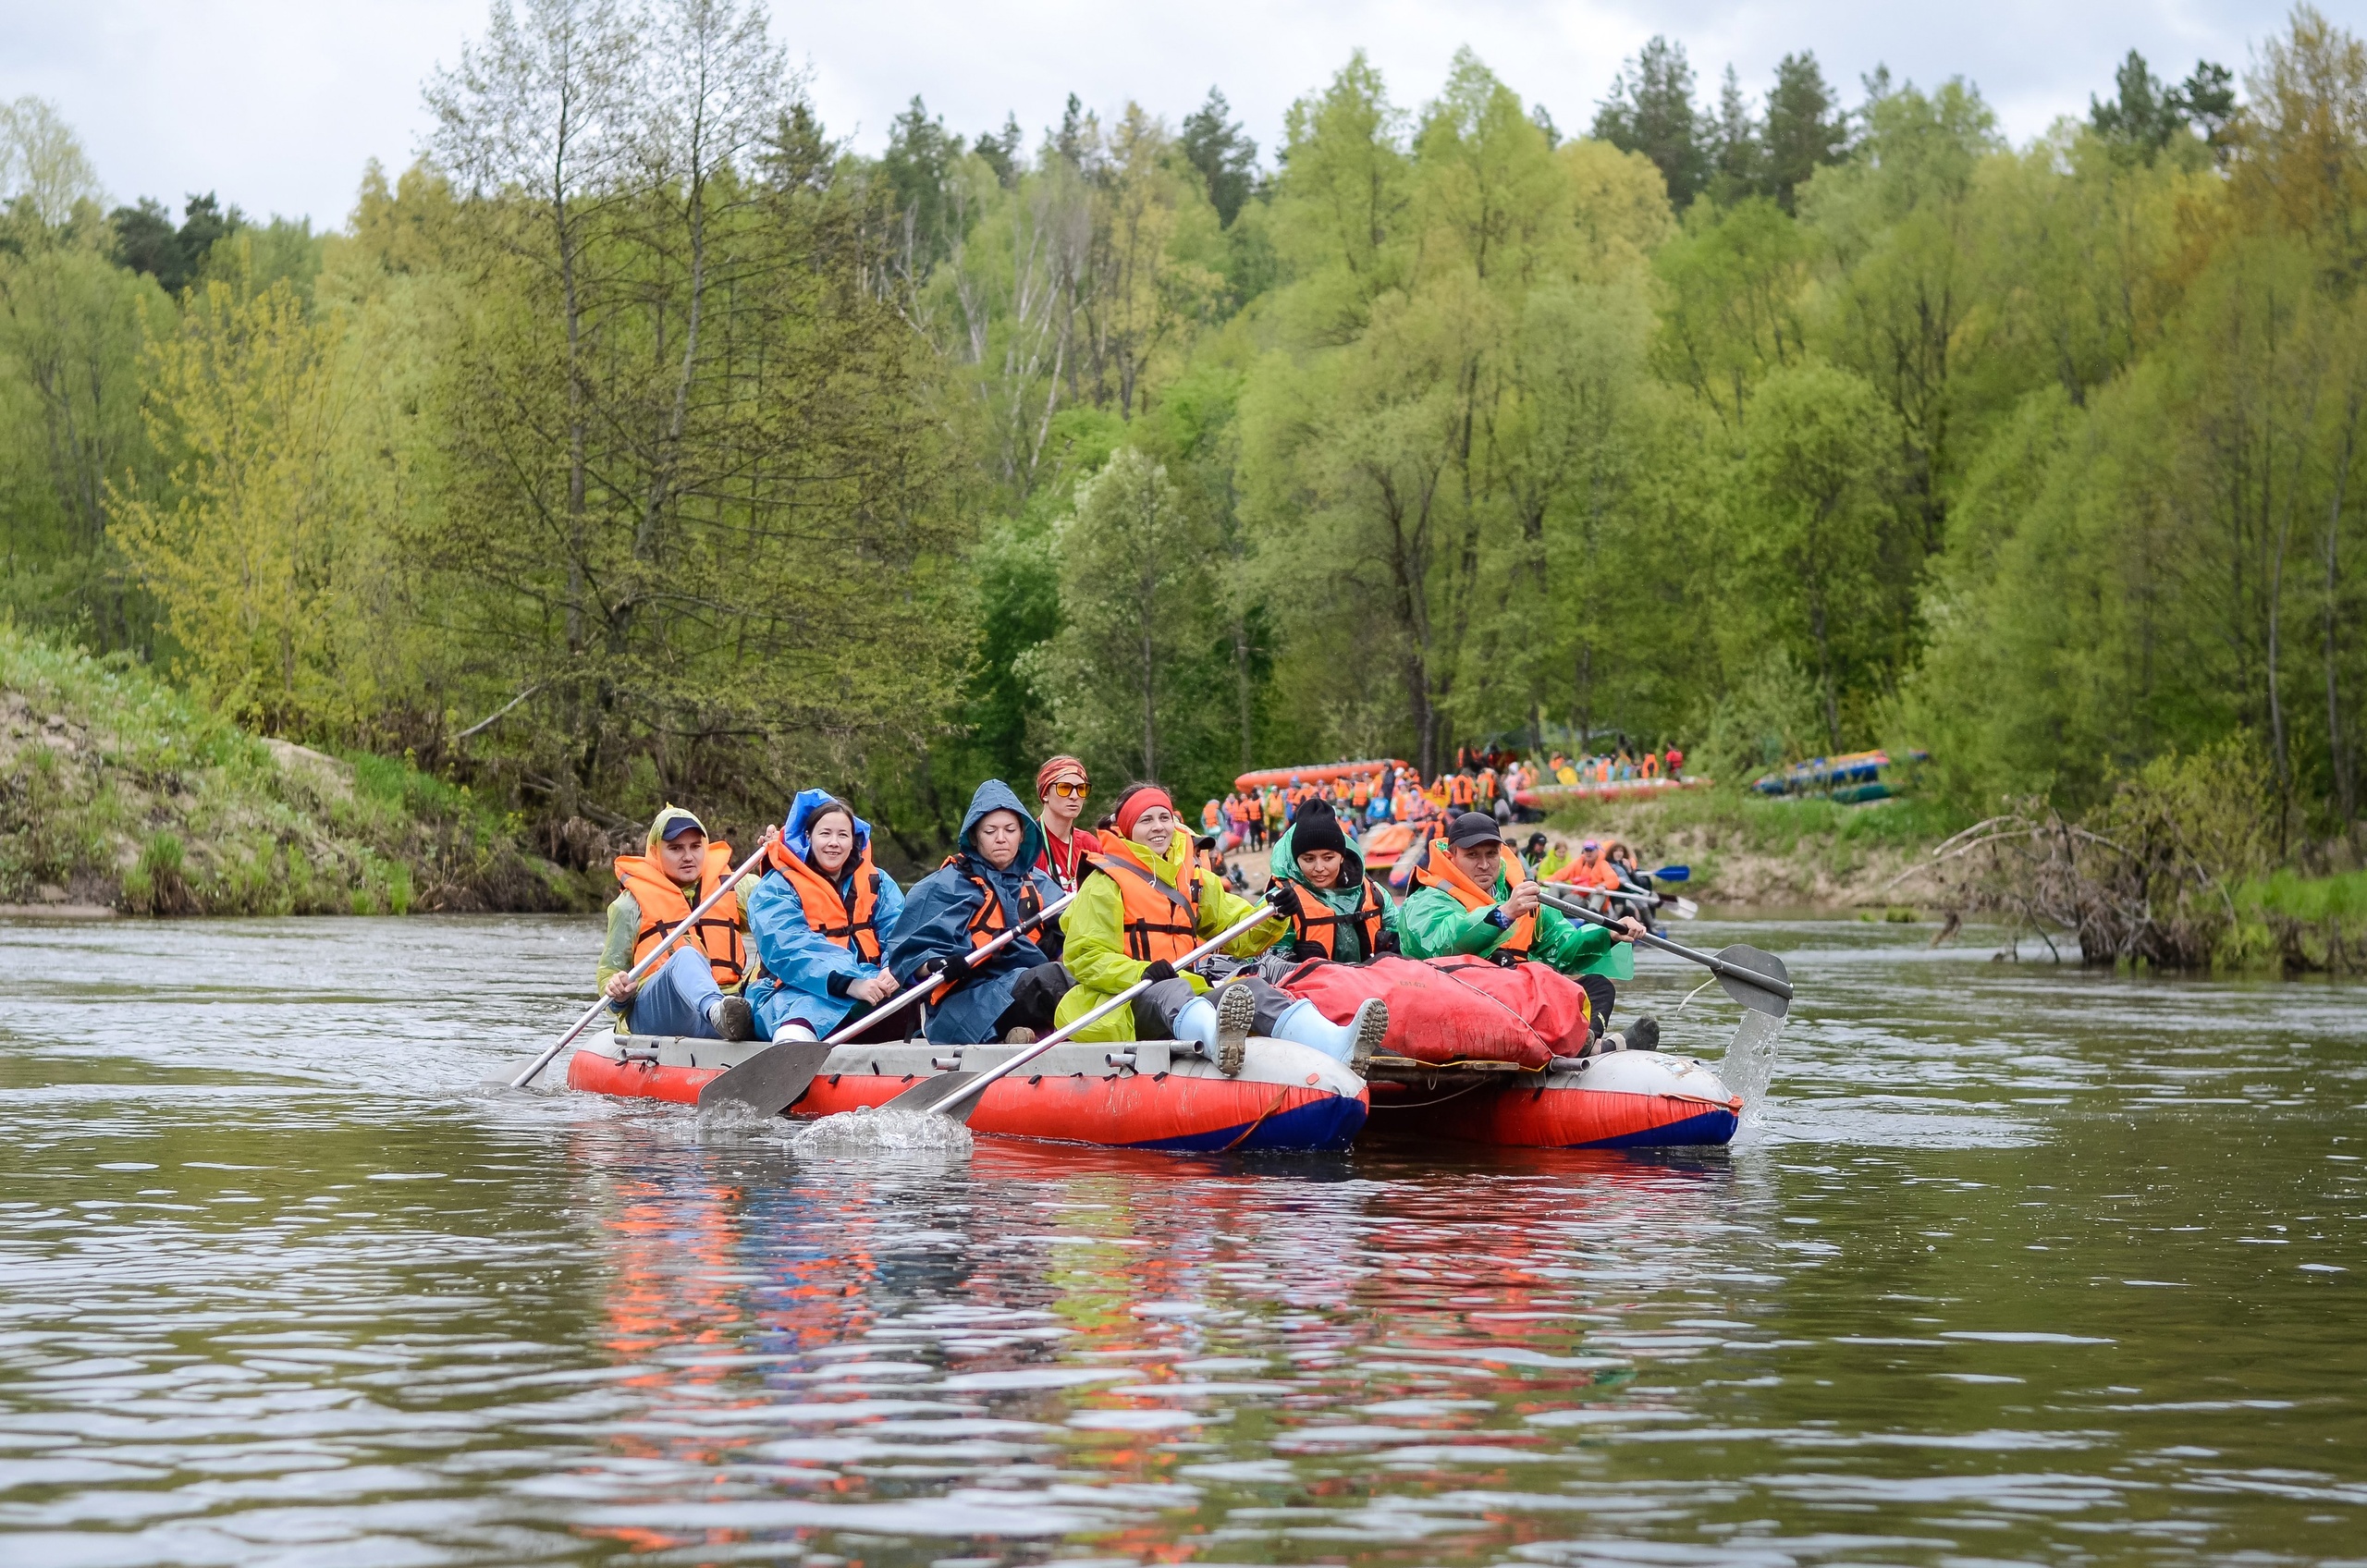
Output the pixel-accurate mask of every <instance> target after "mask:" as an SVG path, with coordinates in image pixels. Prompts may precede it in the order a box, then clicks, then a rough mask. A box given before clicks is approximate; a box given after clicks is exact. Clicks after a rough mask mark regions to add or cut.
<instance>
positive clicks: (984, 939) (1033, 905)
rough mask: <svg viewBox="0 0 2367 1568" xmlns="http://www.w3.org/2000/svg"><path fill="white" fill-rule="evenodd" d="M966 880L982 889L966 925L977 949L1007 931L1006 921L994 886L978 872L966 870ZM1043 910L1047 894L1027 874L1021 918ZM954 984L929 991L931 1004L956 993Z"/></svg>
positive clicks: (955, 859)
mask: <svg viewBox="0 0 2367 1568" xmlns="http://www.w3.org/2000/svg"><path fill="white" fill-rule="evenodd" d="M962 858H963V857H962V856H960V855H948V856H946V857H945V864H944V865H940V866H938V870H939V871H942V870H944V869H945V868H946V866H952V865H959V864H962ZM962 879H963V881H965V882H967V883H969V884H970V886H972V887H973V888H976V889H977V890H978V907H977V908H976V909H975V910H972V911H971V912H970V922H969V924H968V925H966V926H964V927H963V929H964V930H966V931H968V932H969V934H970V950H971V951H972V952H976V951H977V950H978V949H980V948H983V947H985V946H986V945H987V943H988V942H991V941H993V940H994V939H995V938H996V937H1000V936H1001V935H1002V934H1003V929H1004V926H1005V924H1006V923H1005V921H1004V920H1003V917H1002V899H1001V897H1000V895H998V894H997V893H996V892H995V889H994V885H993V884H992V883H990V882H988V881H987V879H986V878H985V877H984V876H979V875H978V874H977V873H976V872H975V871H967V872H963V875H962ZM1041 913H1044V895H1043V894H1042V893H1041V892H1039V891H1038V890H1037V889H1036V879H1035V878H1034V877H1032V876H1028V877H1023V878H1022V879H1021V881H1020V884H1019V918H1020V919H1021V920H1022V921H1029V920H1033V919H1035V918H1036V916H1037V915H1039V914H1041ZM953 986H954V982H952V981H950V980H949V981H947V982H946V983H945V984H944V985H942V986H938V988H937V989H935V990H934V991H931V992H930V993H929V994H928V1005H929V1006H931V1007H936V1006H937V1005H938V1003H940V1002H942V1001H944V1000H945V998H947V997H949V996H950V995H952V994H953Z"/></svg>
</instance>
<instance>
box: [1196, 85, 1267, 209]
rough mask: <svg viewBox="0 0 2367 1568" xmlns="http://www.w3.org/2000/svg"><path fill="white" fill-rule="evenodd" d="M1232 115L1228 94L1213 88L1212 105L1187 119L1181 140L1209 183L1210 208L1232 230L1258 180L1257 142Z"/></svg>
mask: <svg viewBox="0 0 2367 1568" xmlns="http://www.w3.org/2000/svg"><path fill="white" fill-rule="evenodd" d="M1232 113H1233V105H1232V104H1228V103H1226V102H1225V98H1224V94H1223V93H1221V92H1218V91H1217V90H1216V89H1215V88H1213V87H1211V88H1209V89H1208V102H1206V103H1204V104H1201V105H1200V106H1199V108H1197V109H1196V110H1195V111H1194V112H1193V113H1192V115H1191V116H1190V117H1188V118H1187V119H1185V120H1184V134H1183V135H1182V136H1181V137H1180V138H1179V139H1178V144H1179V145H1180V146H1181V147H1182V148H1183V149H1184V157H1185V158H1186V159H1188V160H1189V161H1190V163H1191V165H1192V166H1193V167H1194V168H1196V169H1197V170H1199V171H1200V178H1202V179H1204V180H1206V181H1208V205H1210V206H1212V207H1214V208H1215V209H1216V210H1217V216H1218V217H1219V218H1220V219H1221V220H1223V222H1224V223H1225V224H1226V225H1227V226H1228V227H1230V226H1231V225H1232V223H1233V218H1234V217H1235V216H1236V215H1238V214H1239V213H1240V211H1241V209H1242V206H1243V204H1244V203H1245V202H1247V201H1248V200H1249V195H1250V192H1251V191H1252V190H1254V189H1256V186H1257V143H1256V142H1255V141H1251V140H1249V138H1248V137H1246V136H1244V135H1243V134H1242V133H1241V122H1240V121H1239V120H1235V119H1230V118H1228V117H1227V116H1230V115H1231V114H1232Z"/></svg>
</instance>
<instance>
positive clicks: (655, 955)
mask: <svg viewBox="0 0 2367 1568" xmlns="http://www.w3.org/2000/svg"><path fill="white" fill-rule="evenodd" d="M775 831H776V829H773V828H769V827H768V828H767V829H766V830H765V838H764V842H762V843H760V844H758V845H757V846H756V852H755V853H754V854H752V855H750V856H749V857H748V858H747V859H746V860H743V861H742V862H741V863H740V866H739V869H738V870H736V871H734V872H732V874H731V875H730V876H727V877H725V878H724V879H723V882H722V884H721V885H720V886H719V887H717V888H716V890H715V891H714V892H712V893H709V894H708V895H707V896H706V897H705V898H704V899H702V900H699V906H698V908H696V909H694V910H693V911H691V913H689V914H688V915H686V916H684V917H683V919H682V923H681V925H677V926H675V927H674V929H672V930H671V931H668V933H666V937H665V939H664V940H663V941H661V942H659V943H658V944H657V945H656V947H654V948H652V949H649V956H648V957H646V958H644V959H643V960H642V961H641V962H639V963H636V964H634V965H633V966H632V968H631V969H629V970H627V971H626V972H625V978H626V979H628V980H630V981H632V982H633V983H634V984H635V985H639V984H640V983H641V979H642V977H643V976H644V975H645V974H648V973H649V972H650V971H651V970H652V969H655V968H656V967H657V963H658V961H659V960H661V959H663V958H664V957H666V955H667V954H668V953H670V952H672V951H673V950H674V944H675V943H677V942H679V941H681V939H682V938H683V937H687V936H689V935H690V934H691V933H692V932H693V931H694V930H696V929H697V928H698V924H699V916H701V915H703V914H705V913H706V912H707V911H709V910H711V909H713V908H714V907H715V906H716V905H717V904H719V903H721V902H722V901H723V896H724V895H725V894H726V893H729V892H731V891H732V890H734V889H735V888H738V887H739V886H740V878H742V876H747V875H748V873H750V872H752V871H754V870H755V869H756V863H757V862H758V861H760V860H762V859H764V858H765V851H767V850H768V849H770V848H771V847H772V841H773V836H774V833H775ZM607 1005H608V998H606V997H602V998H600V999H599V1000H598V1001H596V1002H594V1003H593V1004H592V1005H591V1006H590V1007H589V1008H586V1009H585V1010H584V1012H583V1017H581V1018H579V1019H577V1020H576V1021H575V1027H574V1028H572V1029H570V1030H569V1031H568V1032H567V1033H566V1034H564V1035H560V1036H559V1037H558V1039H556V1040H554V1041H552V1042H551V1047H550V1049H548V1050H546V1051H545V1052H544V1053H543V1054H542V1055H540V1056H538V1057H536V1058H535V1059H534V1060H532V1061H530V1062H528V1063H527V1064H526V1069H525V1071H524V1072H521V1073H519V1074H518V1076H517V1077H515V1078H512V1079H511V1080H509V1086H510V1087H511V1088H513V1089H522V1088H524V1087H525V1086H526V1085H527V1084H531V1083H533V1081H534V1080H535V1078H536V1077H537V1076H539V1075H540V1074H541V1072H542V1071H543V1069H544V1068H546V1067H548V1066H549V1065H550V1064H551V1058H553V1057H555V1056H557V1055H558V1053H559V1052H561V1051H563V1050H565V1049H567V1047H569V1046H570V1045H572V1044H574V1042H575V1037H576V1036H577V1035H581V1034H583V1031H585V1030H586V1029H589V1028H591V1027H592V1021H593V1020H594V1019H595V1018H597V1017H599V1016H600V1012H601V1010H602V1009H604V1008H606V1007H607Z"/></svg>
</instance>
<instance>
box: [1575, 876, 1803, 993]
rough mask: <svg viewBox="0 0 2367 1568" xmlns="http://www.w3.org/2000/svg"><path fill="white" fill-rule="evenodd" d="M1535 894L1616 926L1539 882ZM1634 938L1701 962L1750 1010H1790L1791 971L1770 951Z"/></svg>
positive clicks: (1615, 926) (1597, 921)
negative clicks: (1709, 949) (1710, 950)
mask: <svg viewBox="0 0 2367 1568" xmlns="http://www.w3.org/2000/svg"><path fill="white" fill-rule="evenodd" d="M1538 896H1539V898H1540V899H1542V900H1544V901H1545V902H1547V903H1549V904H1551V905H1552V906H1553V907H1554V908H1555V909H1557V910H1560V911H1561V912H1562V913H1564V914H1565V915H1568V916H1569V917H1570V918H1571V919H1572V920H1581V921H1584V922H1586V923H1587V924H1588V925H1607V926H1610V927H1612V928H1613V929H1614V930H1615V929H1618V928H1619V922H1617V921H1616V920H1613V919H1611V918H1610V917H1609V916H1607V915H1600V914H1597V913H1594V911H1592V910H1590V909H1588V908H1587V907H1586V906H1585V905H1583V904H1579V903H1576V902H1573V901H1570V900H1566V899H1565V898H1564V896H1563V895H1561V894H1560V893H1557V892H1551V891H1548V890H1547V889H1546V888H1545V887H1544V885H1543V884H1541V883H1540V884H1539V887H1538ZM1636 940H1637V941H1638V942H1641V943H1643V944H1644V945H1645V946H1647V947H1652V948H1658V949H1660V950H1661V951H1662V952H1664V953H1674V954H1675V955H1676V956H1677V957H1679V958H1681V959H1684V960H1686V961H1687V962H1692V963H1698V964H1699V965H1701V967H1702V968H1704V969H1707V970H1708V971H1709V972H1710V973H1711V974H1714V975H1716V976H1717V977H1718V984H1719V985H1720V986H1722V987H1723V988H1724V990H1725V993H1726V995H1728V996H1730V997H1732V998H1734V999H1735V1000H1736V1001H1738V1002H1740V1003H1742V1005H1743V1006H1745V1007H1747V1008H1749V1009H1750V1010H1751V1011H1754V1012H1763V1013H1766V1014H1768V1015H1769V1016H1770V1017H1773V1018H1782V1017H1784V1016H1785V1015H1786V1014H1788V1013H1789V1012H1790V1011H1791V1010H1792V978H1791V974H1790V972H1789V971H1787V970H1786V969H1784V961H1783V960H1782V959H1780V958H1777V957H1776V956H1775V955H1774V954H1773V953H1771V952H1764V951H1762V950H1760V949H1758V948H1754V947H1748V946H1746V945H1744V944H1742V943H1739V942H1737V943H1735V945H1734V946H1732V947H1728V948H1721V949H1718V950H1717V951H1716V952H1714V953H1705V952H1703V951H1701V949H1699V948H1688V947H1686V946H1685V945H1684V944H1683V943H1681V942H1672V941H1670V940H1669V939H1668V938H1667V937H1654V936H1650V935H1646V936H1642V937H1637V938H1636Z"/></svg>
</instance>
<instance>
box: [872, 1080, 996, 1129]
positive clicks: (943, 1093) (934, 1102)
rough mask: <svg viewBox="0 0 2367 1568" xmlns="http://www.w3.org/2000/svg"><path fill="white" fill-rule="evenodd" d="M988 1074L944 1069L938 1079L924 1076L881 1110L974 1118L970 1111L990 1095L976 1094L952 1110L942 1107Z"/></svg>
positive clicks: (961, 1119) (955, 1117) (958, 1118)
mask: <svg viewBox="0 0 2367 1568" xmlns="http://www.w3.org/2000/svg"><path fill="white" fill-rule="evenodd" d="M985 1076H986V1074H985V1073H983V1072H940V1073H938V1075H937V1076H936V1077H934V1078H924V1079H922V1080H921V1081H920V1082H919V1083H917V1084H914V1085H913V1086H912V1087H911V1088H909V1089H906V1090H905V1091H904V1092H903V1093H902V1094H901V1095H898V1096H896V1097H895V1098H894V1099H891V1100H889V1101H888V1102H887V1103H886V1104H885V1105H883V1106H881V1107H880V1108H879V1109H882V1110H909V1111H913V1112H915V1113H922V1112H926V1111H932V1110H934V1111H937V1114H938V1115H939V1116H949V1117H951V1118H952V1119H953V1120H954V1121H963V1122H966V1121H969V1120H970V1113H971V1112H972V1111H974V1110H975V1109H978V1101H979V1100H981V1099H983V1098H985V1097H986V1096H984V1095H972V1096H970V1097H969V1098H968V1099H966V1100H963V1102H962V1103H961V1104H960V1105H957V1106H955V1107H954V1108H953V1109H950V1110H940V1109H938V1107H939V1106H941V1105H943V1104H944V1102H945V1101H947V1100H948V1099H950V1098H951V1097H952V1096H954V1095H955V1094H957V1093H958V1092H960V1091H961V1090H963V1089H966V1088H968V1087H969V1086H970V1085H971V1084H975V1083H976V1082H977V1081H978V1080H979V1079H981V1078H983V1077H985Z"/></svg>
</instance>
